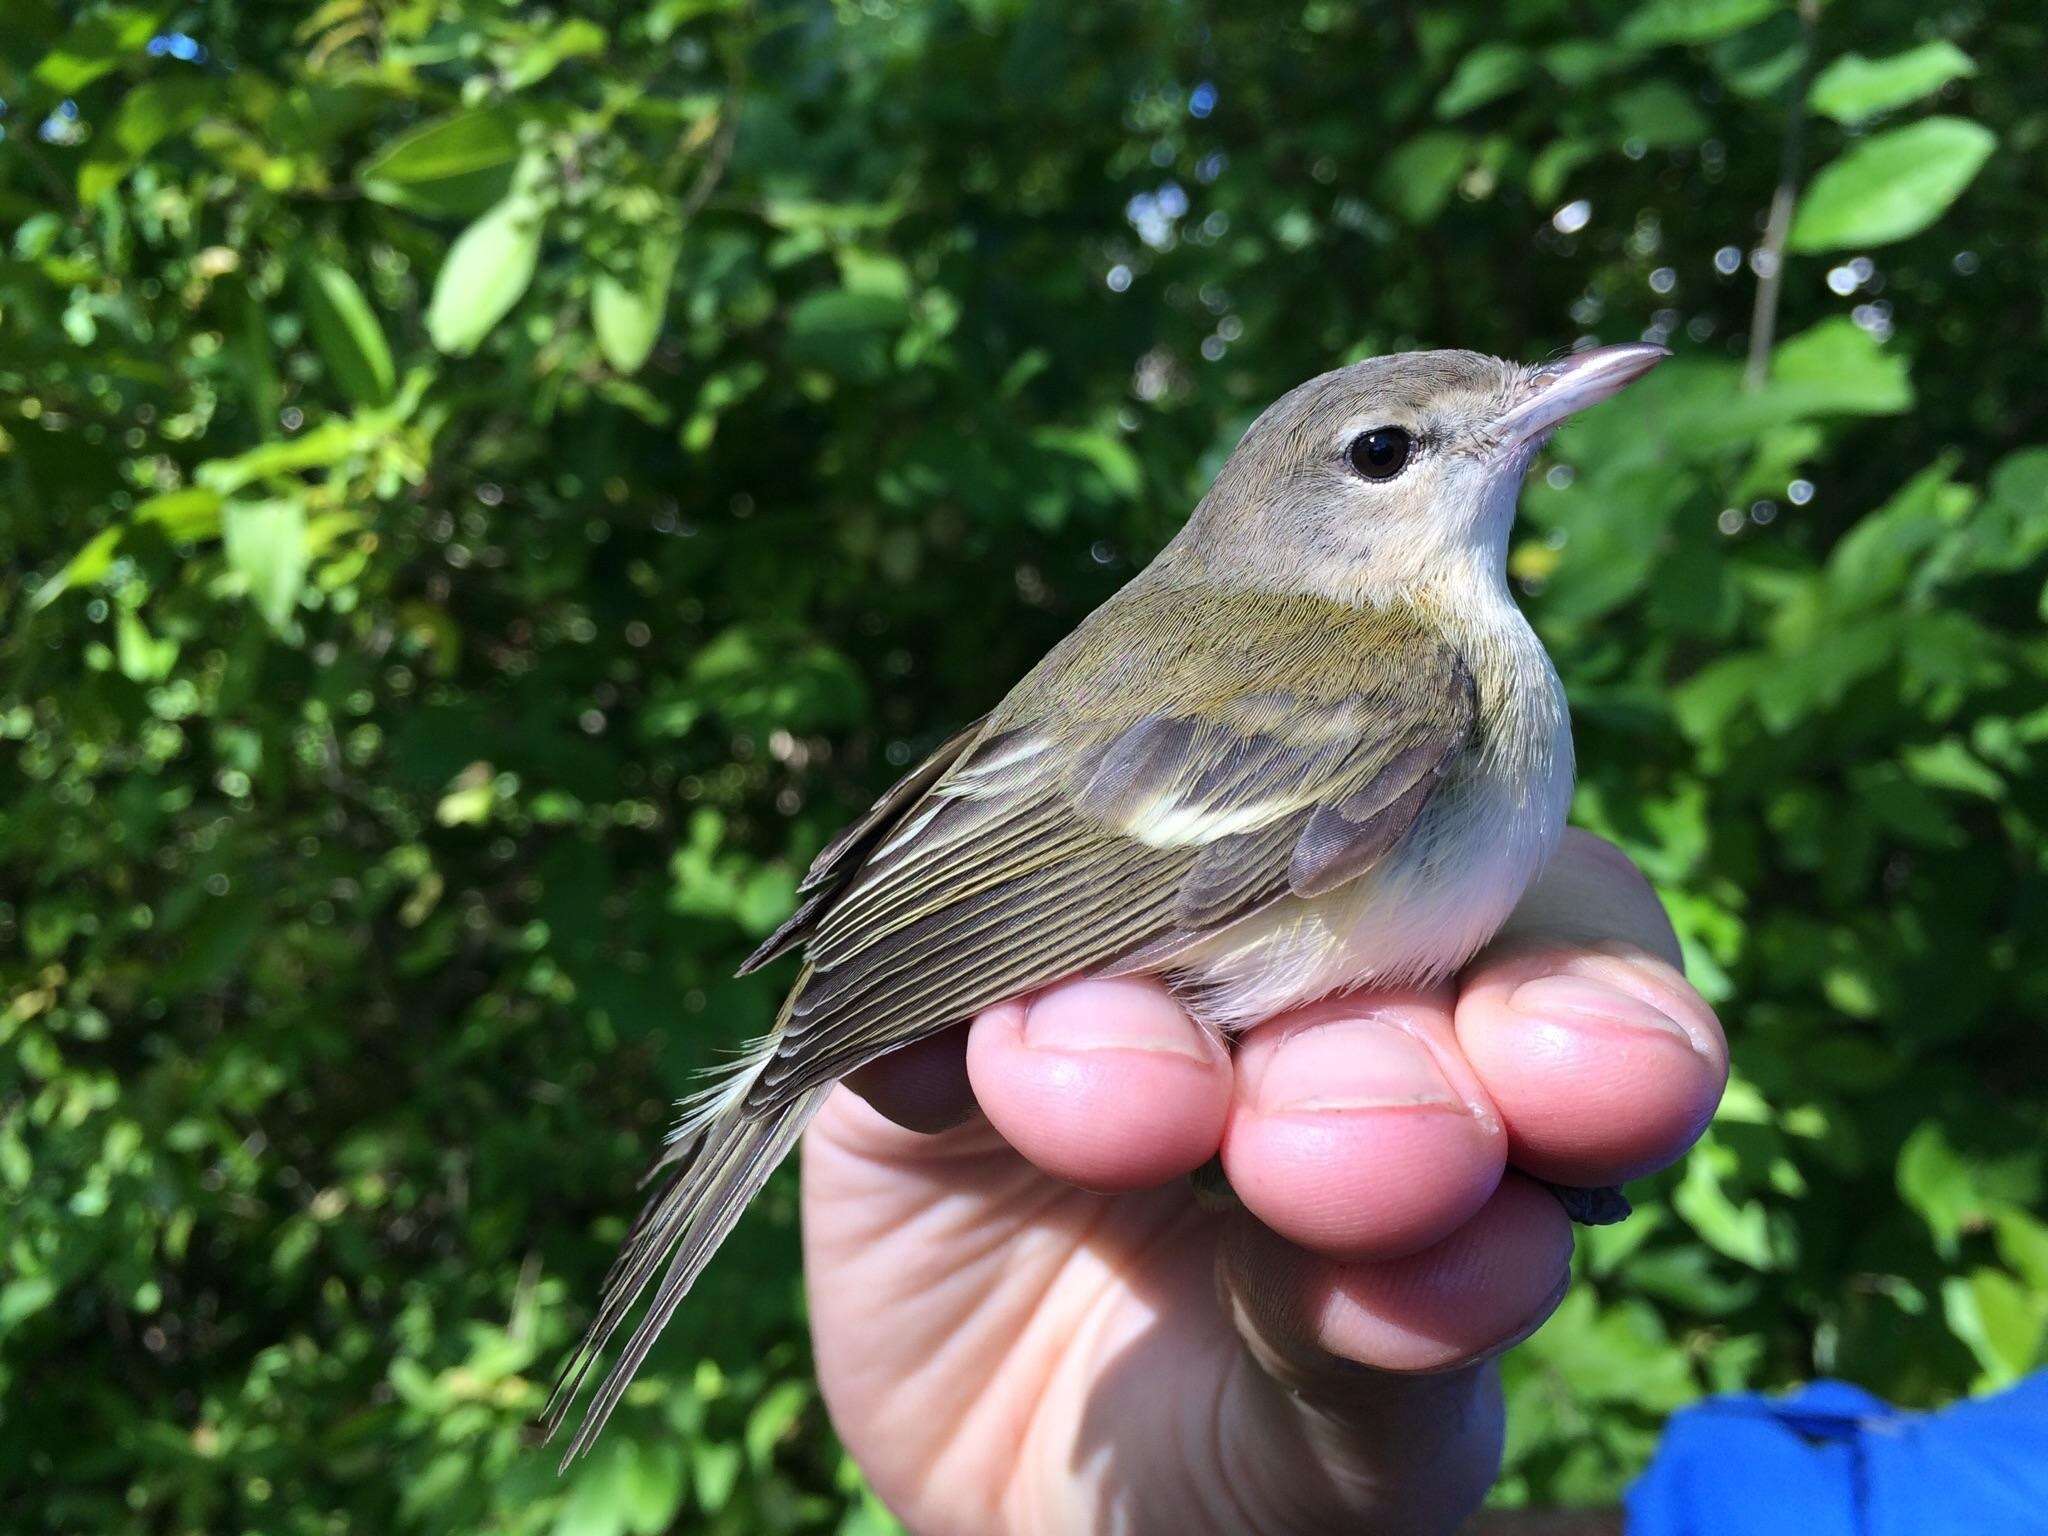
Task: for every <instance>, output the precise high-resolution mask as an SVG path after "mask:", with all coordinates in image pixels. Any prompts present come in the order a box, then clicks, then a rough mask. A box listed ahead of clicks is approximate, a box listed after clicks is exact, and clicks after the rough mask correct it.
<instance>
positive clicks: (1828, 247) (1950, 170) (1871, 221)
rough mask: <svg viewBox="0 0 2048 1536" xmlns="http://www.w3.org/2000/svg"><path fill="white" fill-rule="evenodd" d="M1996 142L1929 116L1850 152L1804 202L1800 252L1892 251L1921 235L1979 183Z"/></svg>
mask: <svg viewBox="0 0 2048 1536" xmlns="http://www.w3.org/2000/svg"><path fill="white" fill-rule="evenodd" d="M1997 143H1998V139H1997V136H1996V135H1994V134H1993V133H1992V132H1991V130H1990V129H1989V128H1986V127H1985V126H1984V125H1983V124H1982V123H1974V122H1971V121H1970V120H1969V119H1968V118H1962V117H1930V118H1928V119H1927V120H1926V121H1924V122H1918V123H1914V124H1912V125H1910V126H1908V127H1905V128H1894V129H1892V130H1891V131H1890V132H1889V133H1881V134H1878V135H1877V136H1876V137H1875V138H1871V139H1866V140H1864V141H1863V142H1862V143H1860V144H1858V145H1856V146H1854V147H1853V148H1851V149H1850V150H1849V151H1848V153H1846V154H1844V155H1843V156H1842V157H1841V158H1840V159H1839V160H1836V161H1834V162H1833V163H1831V164H1829V165H1827V166H1825V167H1823V168H1822V170H1821V172H1820V174H1819V175H1817V176H1815V177H1814V178H1813V185H1812V186H1811V187H1809V188H1808V189H1807V192H1806V195H1805V196H1804V197H1803V198H1801V199H1800V203H1799V213H1798V216H1797V217H1796V218H1795V219H1794V220H1793V222H1792V235H1791V238H1790V240H1789V241H1787V244H1788V245H1789V247H1790V248H1791V249H1792V250H1795V251H1839V250H1846V249H1849V248H1851V247H1858V248H1860V247H1868V246H1873V245H1887V244H1889V243H1891V242H1892V241H1894V240H1904V239H1906V238H1907V237H1908V236H1911V235H1917V234H1919V233H1920V231H1921V230H1923V229H1925V228H1927V227H1928V226H1929V225H1930V224H1932V223H1933V222H1934V221H1935V220H1936V219H1938V218H1940V217H1941V216H1942V214H1943V213H1944V212H1946V211H1947V209H1948V206H1949V204H1951V203H1953V202H1954V201H1955V200H1956V199H1957V198H1958V197H1960V196H1961V195H1962V192H1963V189H1964V188H1965V187H1967V186H1968V185H1969V184H1970V182H1971V181H1972V179H1974V178H1975V176H1976V174H1977V172H1978V170H1979V169H1980V168H1982V166H1983V164H1984V162H1985V161H1986V160H1987V159H1989V158H1990V155H1991V151H1992V150H1993V148H1995V147H1996V145H1997Z"/></svg>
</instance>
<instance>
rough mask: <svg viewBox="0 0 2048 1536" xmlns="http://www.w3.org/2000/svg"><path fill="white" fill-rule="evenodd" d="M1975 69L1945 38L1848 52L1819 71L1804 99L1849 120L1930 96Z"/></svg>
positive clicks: (1841, 119)
mask: <svg viewBox="0 0 2048 1536" xmlns="http://www.w3.org/2000/svg"><path fill="white" fill-rule="evenodd" d="M1976 73H1977V66H1976V65H1975V64H1974V63H1972V62H1971V60H1970V56H1969V55H1968V54H1966V53H1964V52H1963V51H1962V49H1960V48H1958V47H1957V46H1956V45H1955V44H1954V43H1951V42H1946V41H1944V42H1934V43H1923V44H1921V45H1920V46H1919V47H1918V48H1909V49H1907V50H1906V51H1905V52H1904V53H1895V54H1892V55H1891V56H1890V57H1888V58H1883V59H1866V58H1865V57H1864V56H1863V55H1862V54H1860V53H1850V54H1844V55H1843V56H1842V57H1841V58H1839V59H1837V60H1835V62H1834V63H1832V64H1830V65H1829V66H1828V67H1827V68H1826V69H1824V70H1822V71H1821V72H1820V75H1819V77H1818V78H1817V79H1815V81H1814V82H1813V90H1812V92H1811V93H1810V94H1809V95H1808V96H1807V98H1806V99H1807V104H1808V105H1809V106H1811V107H1812V108H1813V110H1814V111H1816V112H1819V113H1821V114H1822V115H1823V116H1826V117H1832V118H1833V119H1834V120H1835V121H1836V122H1838V123H1846V124H1850V125H1854V124H1856V123H1860V122H1862V121H1863V120H1864V119H1866V118H1870V117H1875V116H1876V115H1877V114H1878V113H1880V112H1890V111H1892V110H1893V109H1894V108H1897V107H1903V106H1908V105H1910V104H1911V103H1913V102H1916V101H1919V100H1920V99H1921V98H1923V97H1926V96H1932V95H1933V94H1934V93H1935V92H1936V91H1938V90H1940V89H1941V88H1942V87H1943V86H1944V85H1947V84H1948V83H1949V82H1950V81H1951V80H1961V79H1965V78H1967V77H1968V76H1970V75H1974V74H1976Z"/></svg>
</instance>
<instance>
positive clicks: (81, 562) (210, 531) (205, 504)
mask: <svg viewBox="0 0 2048 1536" xmlns="http://www.w3.org/2000/svg"><path fill="white" fill-rule="evenodd" d="M220 508H221V498H220V497H219V495H218V494H216V493H215V492H213V491H210V490H203V489H199V488H197V487H194V488H191V489H188V490H182V491H165V492H163V493H162V494H161V495H157V496H152V497H150V498H149V500H147V501H145V502H143V503H142V505H141V506H139V507H137V508H136V509H135V510H134V511H133V512H131V513H129V514H128V521H127V522H126V523H125V524H121V525H118V526H116V527H113V528H103V529H101V530H100V531H99V532H98V533H96V534H94V535H93V536H92V537H91V538H90V539H88V540H87V541H86V542H85V544H84V545H83V546H81V547H80V549H79V551H78V553H77V554H75V555H73V556H72V557H71V558H70V559H69V560H67V561H66V562H65V563H64V564H63V566H62V567H60V568H59V569H58V571H57V573H56V575H54V576H52V577H51V578H50V579H49V580H48V581H46V582H44V583H43V584H42V585H41V586H40V587H38V588H36V593H35V596H34V597H32V598H30V599H29V605H28V606H29V611H30V612H31V613H33V612H35V611H36V610H37V609H39V608H46V607H48V606H49V605H50V604H51V603H53V602H55V601H56V600H57V599H58V598H60V597H62V596H63V595H64V594H65V593H66V592H69V591H70V590H71V589H72V588H74V587H85V586H90V585H92V583H94V582H96V581H98V580H99V579H100V578H101V577H102V576H104V575H106V574H107V571H108V569H109V568H110V567H111V566H112V565H113V563H114V557H115V556H116V555H117V554H119V553H120V547H121V540H122V539H123V537H125V536H126V534H127V532H128V529H130V528H132V527H135V526H137V525H138V524H142V523H154V524H156V525H157V526H158V527H160V528H162V529H163V531H164V535H165V537H166V538H170V539H173V540H176V541H179V542H190V541H192V540H194V539H205V538H211V537H212V536H213V535H214V534H216V533H218V532H219V531H220Z"/></svg>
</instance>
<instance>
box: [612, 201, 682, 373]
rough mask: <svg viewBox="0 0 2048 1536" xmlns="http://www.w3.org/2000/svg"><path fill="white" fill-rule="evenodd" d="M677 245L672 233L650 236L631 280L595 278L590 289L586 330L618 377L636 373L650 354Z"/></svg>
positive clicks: (664, 310) (664, 307)
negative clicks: (588, 319) (588, 326)
mask: <svg viewBox="0 0 2048 1536" xmlns="http://www.w3.org/2000/svg"><path fill="white" fill-rule="evenodd" d="M679 249H680V243H679V240H678V238H677V236H676V235H675V233H674V232H672V231H671V232H664V233H661V234H655V235H650V236H649V237H648V238H647V239H646V240H645V241H644V242H643V243H642V244H641V246H640V248H639V250H638V253H637V258H638V265H637V269H636V270H635V271H634V273H633V274H632V275H631V277H630V278H622V277H619V276H616V275H614V274H613V273H611V272H600V273H599V274H598V275H597V276H596V277H595V278H594V279H593V280H592V282H591V287H590V324H591V329H592V330H593V331H594V332H595V333H596V336H597V346H598V350H599V351H600V352H602V353H603V354H604V358H605V361H606V362H608V363H610V364H611V365H612V366H613V367H614V368H616V369H618V371H619V372H620V373H627V374H630V373H637V372H639V370H640V366H641V365H642V364H643V363H645V362H646V361H647V357H648V354H649V353H651V352H652V351H653V350H654V343H655V340H656V338H658V337H659V336H660V335H661V322H662V317H663V315H664V314H666V313H667V310H668V288H669V279H670V278H671V277H672V276H673V275H674V274H675V268H676V256H677V253H678V251H679Z"/></svg>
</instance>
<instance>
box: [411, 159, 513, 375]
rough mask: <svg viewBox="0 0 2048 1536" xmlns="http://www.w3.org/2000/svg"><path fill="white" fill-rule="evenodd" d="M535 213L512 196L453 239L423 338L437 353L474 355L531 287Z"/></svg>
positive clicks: (430, 308) (429, 305)
mask: <svg viewBox="0 0 2048 1536" xmlns="http://www.w3.org/2000/svg"><path fill="white" fill-rule="evenodd" d="M540 242H541V212H540V208H539V205H538V204H537V203H535V202H534V200H533V199H532V198H530V197H527V196H525V195H524V194H522V193H519V192H514V193H513V194H512V195H511V196H510V197H507V198H506V199H505V200H504V201H503V202H501V203H499V204H497V205H496V206H495V207H494V208H492V209H491V210H490V211H489V212H488V213H486V214H484V215H483V216H482V217H481V218H479V219H478V220H477V221H476V222H475V223H474V224H471V225H470V226H469V228H467V229H465V230H464V231H463V232H462V233H461V234H460V235H458V236H456V239H455V243H454V244H453V245H452V246H450V247H449V249H448V257H447V259H446V260H445V261H443V262H442V263H441V270H440V272H439V274H438V275H437V276H436V277H435V279H434V297H433V300H432V302H431V303H429V304H428V306H427V334H428V335H429V336H431V337H432V338H433V341H434V345H435V346H437V347H439V348H440V349H441V350H442V351H443V352H450V353H454V354H455V355H456V356H458V357H459V356H462V355H465V354H467V353H470V352H474V351H475V350H476V349H477V346H478V345H479V344H480V343H481V342H482V341H483V339H484V337H486V336H488V335H489V334H490V332H491V327H493V326H494V325H496V324H497V323H498V322H499V321H500V320H502V319H504V318H505V316H506V314H507V313H508V312H510V310H511V308H512V306H513V305H514V304H517V303H518V302H519V298H520V295H522V294H524V293H525V292H526V286H527V284H528V283H530V282H532V281H533V269H534V265H535V263H536V262H538V261H539V259H540Z"/></svg>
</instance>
